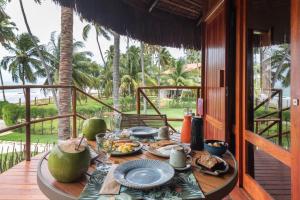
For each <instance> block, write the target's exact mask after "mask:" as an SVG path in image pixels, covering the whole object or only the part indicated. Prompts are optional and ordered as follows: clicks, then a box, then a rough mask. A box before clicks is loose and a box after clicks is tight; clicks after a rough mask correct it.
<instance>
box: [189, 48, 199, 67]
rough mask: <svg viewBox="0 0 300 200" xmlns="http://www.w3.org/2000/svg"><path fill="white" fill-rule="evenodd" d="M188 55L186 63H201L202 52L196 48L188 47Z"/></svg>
mask: <svg viewBox="0 0 300 200" xmlns="http://www.w3.org/2000/svg"><path fill="white" fill-rule="evenodd" d="M185 55H186V63H187V64H191V63H200V62H201V52H200V51H196V50H194V49H186V50H185Z"/></svg>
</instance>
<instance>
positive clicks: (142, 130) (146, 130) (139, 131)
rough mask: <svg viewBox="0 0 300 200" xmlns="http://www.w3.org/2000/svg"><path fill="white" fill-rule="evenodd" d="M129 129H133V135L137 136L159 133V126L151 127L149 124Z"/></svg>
mask: <svg viewBox="0 0 300 200" xmlns="http://www.w3.org/2000/svg"><path fill="white" fill-rule="evenodd" d="M128 130H130V131H132V133H131V135H133V136H137V137H149V136H154V135H156V134H157V133H158V129H157V128H151V127H148V126H136V127H132V128H129V129H128Z"/></svg>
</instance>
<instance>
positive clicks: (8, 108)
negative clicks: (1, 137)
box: [2, 103, 20, 126]
mask: <svg viewBox="0 0 300 200" xmlns="http://www.w3.org/2000/svg"><path fill="white" fill-rule="evenodd" d="M19 114H20V107H19V106H17V105H16V104H10V103H9V104H6V105H4V106H3V108H2V117H3V120H4V122H5V124H6V125H7V126H11V125H15V124H16V123H17V121H18V118H19Z"/></svg>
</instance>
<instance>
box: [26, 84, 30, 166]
mask: <svg viewBox="0 0 300 200" xmlns="http://www.w3.org/2000/svg"><path fill="white" fill-rule="evenodd" d="M25 121H26V149H25V158H26V160H27V161H30V88H29V87H26V89H25Z"/></svg>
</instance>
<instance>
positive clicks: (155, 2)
mask: <svg viewBox="0 0 300 200" xmlns="http://www.w3.org/2000/svg"><path fill="white" fill-rule="evenodd" d="M158 2H159V0H154V1H153V3H152V4H151V6H150V8H149V13H151V12H152V10H153V9H154V7H155V6H156V5H157V4H158Z"/></svg>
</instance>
